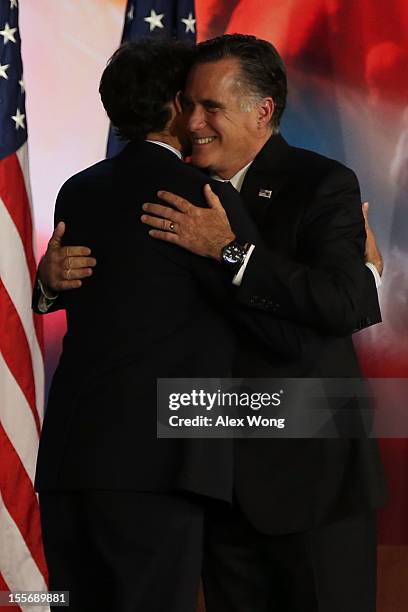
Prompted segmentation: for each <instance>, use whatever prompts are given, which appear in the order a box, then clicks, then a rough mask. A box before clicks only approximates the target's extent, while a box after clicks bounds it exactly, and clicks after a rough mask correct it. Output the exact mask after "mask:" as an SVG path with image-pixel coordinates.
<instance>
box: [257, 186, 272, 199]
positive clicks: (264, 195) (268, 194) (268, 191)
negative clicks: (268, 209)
mask: <svg viewBox="0 0 408 612" xmlns="http://www.w3.org/2000/svg"><path fill="white" fill-rule="evenodd" d="M258 195H259V197H260V198H270V197H271V195H272V189H263V188H261V189H260V190H259V193H258Z"/></svg>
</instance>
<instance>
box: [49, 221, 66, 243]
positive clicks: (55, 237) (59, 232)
mask: <svg viewBox="0 0 408 612" xmlns="http://www.w3.org/2000/svg"><path fill="white" fill-rule="evenodd" d="M64 233H65V223H64V221H60V222H59V223H57V225H56V227H55V228H54V231H53V232H52V236H51V238H50V239H49V241H48V246H50V247H51V248H54V249H55V248H58V247H60V246H61V238H62V237H63V235H64Z"/></svg>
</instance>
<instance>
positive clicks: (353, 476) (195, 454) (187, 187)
mask: <svg viewBox="0 0 408 612" xmlns="http://www.w3.org/2000/svg"><path fill="white" fill-rule="evenodd" d="M153 166H154V167H153ZM136 167H137V171H136ZM207 180H208V179H207ZM205 181H206V179H205V177H204V176H203V175H202V174H201V173H199V172H196V171H194V169H192V168H188V167H187V166H183V165H182V164H180V162H178V160H177V159H176V158H175V157H174V156H172V154H171V153H169V152H167V151H165V150H160V149H159V150H158V147H157V145H150V146H149V145H148V144H146V143H145V144H140V145H135V144H133V145H131V146H130V147H128V149H127V150H126V151H125V152H124V154H122V155H121V156H119V157H118V158H115V159H114V160H109V161H105V162H102V163H101V164H98V165H96V166H95V167H93V168H91V169H90V170H88V171H85V173H81V174H79V175H78V176H77V177H74V178H73V179H71V181H68V183H67V184H66V186H65V187H64V188H63V190H62V192H61V195H60V198H59V201H58V202H57V210H56V213H57V215H56V221H58V220H59V219H63V220H65V221H67V225H68V230H67V231H68V233H67V236H66V237H65V242H66V244H73V243H83V244H87V245H89V246H91V248H92V250H93V253H94V254H95V255H96V256H97V258H98V269H97V272H96V273H95V276H94V277H93V278H92V279H90V282H89V283H88V285H89V286H88V287H86V286H84V287H83V288H82V289H81V291H79V292H71V293H67V294H64V296H63V302H62V303H61V300H59V304H58V307H66V308H67V313H68V321H69V323H70V324H71V329H72V331H71V333H70V331H68V335H67V337H66V339H65V341H64V353H63V356H62V359H61V364H60V366H59V368H58V370H57V373H56V376H55V379H54V382H53V386H52V390H51V395H50V401H49V406H48V410H47V416H46V419H45V424H44V431H43V436H42V440H41V446H40V458H39V463H38V475H37V487H38V488H40V489H44V488H63V489H64V488H67V487H68V488H78V487H79V488H81V487H88V488H89V487H91V488H92V487H103V488H112V487H113V488H144V489H146V490H152V489H153V490H154V489H158V488H161V489H173V488H177V487H178V488H180V487H182V488H187V489H189V490H192V491H198V492H201V493H205V494H208V495H212V496H215V497H221V498H223V499H228V498H229V497H230V495H231V489H232V462H231V455H230V450H231V447H230V444H229V442H228V441H226V442H225V443H221V444H218V442H219V441H210V442H211V443H214V446H213V449H211V448H210V447H209V446H208V444H209V442H208V441H207V442H205V441H199V440H195V441H194V442H193V444H191V445H190V444H188V443H184V442H178V441H174V440H171V441H167V440H159V441H157V440H154V439H153V438H154V437H155V417H154V418H152V412H153V411H154V413H155V395H154V388H153V385H154V381H155V379H156V377H159V376H180V377H188V376H205V375H207V376H210V375H213V376H216V377H219V376H228V371H229V362H228V358H229V357H230V356H231V343H230V337H229V333H230V332H231V330H230V329H229V330H228V332H227V331H226V328H225V319H224V320H223V321H221V318H220V317H221V315H220V314H219V311H218V312H216V311H214V310H211V313H210V309H213V302H212V301H211V305H208V312H207V310H206V308H207V306H206V307H204V305H203V304H202V303H201V299H202V297H203V294H202V292H201V293H200V298H197V295H196V293H194V291H197V287H195V289H194V290H193V289H192V287H191V282H192V278H194V279H195V280H196V281H198V283H199V286H200V287H202V288H204V292H205V295H208V292H210V294H211V296H212V300H213V299H215V300H216V301H218V302H219V303H218V304H217V306H216V308H217V309H220V308H221V309H222V307H223V306H224V308H225V310H226V315H227V319H228V320H229V321H230V324H231V325H233V328H234V331H235V333H236V335H237V337H238V345H237V348H236V359H235V365H234V374H235V375H236V376H239V377H241V376H244V377H247V376H253V377H260V376H263V377H287V376H334V377H342V376H355V375H357V376H358V375H359V369H358V365H357V361H356V358H355V354H354V350H353V347H352V341H351V332H352V331H354V330H356V329H359V328H362V327H365V326H367V325H370V324H373V323H376V322H378V321H379V320H380V314H379V308H378V302H377V292H376V289H375V285H374V283H373V278H372V274H371V272H369V271H367V269H366V267H365V266H364V261H363V255H364V239H365V233H364V223H363V218H362V215H361V203H360V200H359V192H358V185H357V182H356V179H355V178H354V175H353V174H352V173H351V171H350V170H347V169H346V168H344V167H343V166H341V165H340V164H338V163H336V162H333V161H331V160H328V159H326V158H323V157H321V156H318V155H315V154H313V153H311V152H308V151H301V150H299V149H294V148H291V147H288V145H287V144H286V143H285V141H284V140H283V139H282V138H281V137H280V136H274V137H273V138H272V139H271V140H270V141H269V143H268V144H267V145H266V146H265V148H264V149H263V151H262V152H261V153H260V154H259V155H258V156H257V158H256V159H255V161H254V163H253V164H252V166H251V168H250V170H249V171H248V174H247V176H246V179H245V181H244V185H243V189H242V192H241V194H242V195H243V197H244V199H245V201H246V203H247V204H248V206H249V208H250V213H251V215H252V216H253V218H254V219H255V222H256V223H257V224H258V227H259V231H258V230H256V228H254V226H253V223H252V222H251V219H250V218H249V216H248V215H245V211H243V210H242V209H241V204H240V201H239V198H237V195H236V193H235V194H234V193H233V190H232V188H231V189H230V190H229V191H228V186H224V187H223V186H220V185H218V184H217V185H216V186H215V188H216V189H217V190H221V192H220V195H221V198H222V201H223V204H224V206H225V208H226V210H227V213H228V216H229V218H230V221H231V223H232V226H233V229H234V230H235V232H236V233H237V234H238V236H239V237H240V238H241V239H245V240H249V241H252V242H254V243H255V244H256V249H255V252H254V253H253V255H252V257H251V260H250V262H249V265H248V268H247V270H246V272H245V275H244V281H243V283H242V285H241V287H240V288H239V289H234V288H232V287H231V278H230V277H228V276H225V274H224V273H223V271H222V268H221V266H219V265H218V264H213V263H212V262H208V261H206V260H201V258H197V257H195V256H192V255H189V254H186V253H184V252H183V251H181V250H179V249H177V248H175V247H173V246H171V245H167V244H163V243H159V242H157V241H153V240H152V239H150V238H148V237H147V236H146V229H145V228H144V227H143V226H142V225H141V224H140V223H138V216H139V214H140V205H141V203H142V202H143V201H149V200H151V199H152V198H153V199H155V191H156V190H157V189H159V188H160V189H163V188H165V189H169V190H172V191H175V192H176V193H180V194H182V195H184V196H185V197H187V198H188V199H190V200H192V201H194V202H196V203H201V204H202V194H201V191H202V189H201V188H202V185H203V184H204V182H205ZM194 183H195V184H194ZM260 188H272V189H273V196H272V198H271V199H264V198H261V197H259V190H260ZM68 203H69V208H67V206H68ZM85 220H86V221H85ZM70 228H72V229H73V231H72V232H71V231H70ZM134 244H137V248H135V247H134ZM115 246H116V249H117V251H116V250H115ZM124 247H125V252H124ZM104 257H105V261H103V258H104ZM101 263H102V264H103V265H102V266H101ZM175 270H177V274H176V276H175V277H174V271H175ZM186 270H187V271H188V273H187V272H186ZM138 279H140V284H139V285H138V286H137V285H136V284H135V283H137V282H138ZM115 287H116V288H117V289H116V290H115ZM123 288H125V291H124V290H123ZM199 291H200V290H199ZM231 291H232V292H231ZM85 292H88V295H89V297H88V298H87V297H86V293H85ZM81 294H82V297H81ZM166 295H171V300H166V302H165V303H163V296H166ZM184 295H186V296H187V297H186V298H185V299H184V298H183V296H184ZM188 296H190V297H188ZM194 296H195V297H194ZM180 300H181V301H180ZM194 300H196V301H197V304H196V302H195V301H194ZM36 301H37V295H36V294H35V295H34V304H35V303H36ZM204 301H205V304H207V301H206V299H205V300H204ZM173 302H174V303H173ZM95 303H97V304H101V309H100V310H99V309H98V310H96V311H95ZM191 304H194V307H195V308H197V312H198V313H202V315H201V314H200V317H201V318H200V319H197V318H196V319H194V318H193V317H189V316H188V313H189V312H191V310H190V308H191ZM203 309H204V310H203ZM207 315H208V316H207ZM173 317H175V319H173ZM163 318H165V324H164V323H163ZM213 318H214V319H213ZM76 320H77V321H78V322H76ZM152 321H153V323H152ZM169 323H170V328H169ZM95 325H96V328H95V331H94V332H92V335H93V337H92V338H90V340H89V342H87V341H86V339H87V337H88V336H89V333H90V332H89V330H90V329H93V328H94V327H95ZM87 334H88V336H87ZM106 334H107V335H106ZM105 336H106V337H105ZM86 346H88V349H87V350H85V347H86ZM92 347H95V348H92ZM214 347H216V349H214ZM112 348H113V349H114V350H113V352H112ZM90 350H91V351H93V352H92V354H91V356H89V351H90ZM173 353H174V360H173V361H174V363H173V362H172V364H169V356H171V358H172V359H173ZM67 355H68V357H67ZM184 355H185V358H183V356H184ZM128 362H129V363H128ZM83 369H84V370H85V372H84V374H85V375H84V376H82V370H83ZM105 372H108V376H107V377H106V376H105ZM79 373H81V379H82V382H81V381H78V374H79ZM101 379H103V380H101ZM88 380H90V381H92V384H88V382H87V381H88ZM83 381H85V382H83ZM124 381H125V384H124ZM140 381H142V384H141V383H140ZM147 381H149V382H148V383H147ZM79 382H81V385H82V388H81V387H79V389H80V390H79V391H78V383H79ZM140 384H141V386H140ZM147 384H148V387H146V385H147ZM135 389H136V390H135ZM137 389H139V391H138V390H137ZM135 394H137V396H138V397H139V395H141V396H144V397H145V398H147V401H146V402H143V401H142V402H138V405H139V403H141V404H146V406H149V408H148V410H147V412H146V411H145V412H144V413H143V414H144V416H145V417H146V418H144V420H143V422H142V426H141V427H137V428H136V427H135V421H136V416H135V411H134V404H132V403H131V401H130V403H129V398H131V400H132V398H133V397H134V395H135ZM94 398H96V399H94ZM81 405H82V409H81V407H80V406H81ZM116 405H117V406H119V407H121V406H122V405H123V407H122V408H121V409H120V410H119V412H118V411H116V412H113V411H112V406H116ZM100 407H102V410H100ZM122 414H123V415H125V417H126V418H122V417H121V415H122ZM117 415H119V416H120V417H121V418H120V419H119V420H117V418H116V417H117ZM129 415H130V416H129ZM137 418H138V419H139V413H138V415H137ZM70 419H72V424H71V425H70V429H68V428H67V426H68V423H69V420H70ZM75 419H76V423H75ZM78 419H79V421H78ZM129 419H130V420H129ZM146 432H149V433H148V435H146ZM123 435H124V437H123V444H122V443H120V441H121V440H122V436H123ZM216 443H217V446H216ZM234 446H235V473H234V486H235V490H236V494H237V497H238V499H239V501H240V504H241V505H242V507H243V509H244V511H245V512H246V513H247V514H248V517H249V518H250V520H251V521H252V522H253V523H254V524H255V525H256V526H257V527H258V528H259V529H261V530H263V531H266V532H285V531H293V530H296V529H302V528H306V527H308V526H310V525H314V524H318V523H321V522H323V521H325V520H329V519H330V517H331V516H333V510H335V512H337V513H339V514H348V513H350V512H354V511H355V510H356V509H357V510H358V511H360V510H361V509H366V508H370V507H372V506H375V505H376V504H378V503H379V502H380V501H381V498H382V484H381V483H382V481H381V476H380V474H379V471H380V468H379V465H378V456H377V451H376V449H375V448H374V449H373V448H371V444H368V443H367V444H366V443H360V442H354V441H353V442H349V441H343V440H342V441H333V440H330V441H327V442H325V441H321V440H317V441H314V440H312V441H311V440H301V441H293V440H289V441H285V440H284V441H277V440H266V441H265V440H255V441H245V440H239V441H237V442H236V443H235V445H234ZM110 448H112V452H109V451H108V450H107V449H110ZM205 453H207V458H206V460H205V461H204V459H203V456H204V454H205ZM209 459H211V461H210V462H209V461H208V460H209ZM135 466H137V467H136V468H135ZM147 466H148V467H147ZM203 466H205V469H203ZM323 466H325V469H324V470H323ZM221 468H222V469H221ZM322 470H323V473H322ZM356 483H357V484H356ZM360 485H361V486H360Z"/></svg>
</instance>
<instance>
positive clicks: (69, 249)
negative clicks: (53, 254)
mask: <svg viewBox="0 0 408 612" xmlns="http://www.w3.org/2000/svg"><path fill="white" fill-rule="evenodd" d="M90 254H91V249H89V248H88V247H86V246H66V247H64V257H88V256H89V255H90ZM93 261H94V262H95V264H93V265H96V259H93ZM90 265H91V264H90Z"/></svg>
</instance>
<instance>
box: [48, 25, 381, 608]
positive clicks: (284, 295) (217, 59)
mask: <svg viewBox="0 0 408 612" xmlns="http://www.w3.org/2000/svg"><path fill="white" fill-rule="evenodd" d="M242 58H245V62H244V60H243V59H242ZM261 83H262V87H261V86H260V85H261ZM285 99H286V75H285V72H284V67H283V64H282V62H281V60H280V58H279V56H278V55H277V53H276V51H275V50H274V49H273V47H272V46H271V45H269V44H268V43H265V42H264V41H256V40H255V39H253V38H252V37H240V36H234V37H223V38H222V39H218V40H216V41H210V42H208V43H205V44H203V45H200V46H199V57H198V61H197V63H196V65H195V67H194V68H193V70H192V72H191V73H190V77H189V80H188V83H187V87H186V91H185V95H184V98H183V105H184V110H185V113H186V114H187V116H188V125H189V129H190V133H191V137H192V140H193V161H194V162H195V163H196V164H197V165H200V166H202V167H205V168H209V169H210V170H211V171H212V172H213V173H215V174H217V175H218V177H219V178H223V179H231V182H232V184H233V185H234V186H235V187H236V188H237V189H238V190H239V189H241V186H242V194H243V196H244V199H245V201H246V203H247V205H248V206H249V208H250V213H251V215H252V216H253V217H254V219H255V220H256V222H257V223H258V226H259V233H258V234H257V235H255V234H253V237H251V236H250V235H249V233H250V229H249V227H248V229H247V233H246V231H245V228H244V230H243V231H240V234H239V236H240V240H238V241H235V240H234V244H232V245H231V244H230V243H231V240H232V238H235V235H234V234H236V232H233V231H232V229H231V227H230V225H229V223H228V221H227V220H226V217H225V212H224V210H223V209H222V207H221V205H220V203H219V201H218V200H217V198H216V197H215V196H214V195H213V194H211V193H207V197H208V199H209V201H210V204H211V206H210V208H209V209H208V210H206V209H203V208H200V209H197V208H195V207H194V206H192V205H191V204H190V203H189V202H187V201H186V199H185V198H177V197H174V196H171V195H169V194H167V195H166V194H165V193H164V194H163V193H161V198H162V199H163V200H164V201H166V200H167V201H169V202H171V203H172V204H173V206H174V207H175V208H179V209H180V211H179V212H177V211H175V210H174V208H173V209H169V208H166V207H163V206H160V205H159V206H158V205H148V206H147V207H146V208H145V211H146V213H150V212H153V213H154V214H155V215H156V217H155V218H154V217H151V216H150V215H145V216H144V218H143V220H144V222H146V223H149V224H150V225H153V226H154V227H156V228H158V229H157V230H155V231H154V233H153V235H154V236H155V237H157V238H158V237H161V238H164V239H166V240H167V241H170V242H174V243H176V244H178V245H180V246H184V247H185V248H189V249H190V250H192V251H194V252H196V253H200V254H202V255H206V256H207V257H212V258H213V259H214V260H217V261H220V260H221V259H223V260H224V264H225V269H227V268H228V267H229V268H230V273H229V279H228V278H227V279H226V280H227V284H228V285H231V284H234V285H235V287H236V288H235V294H234V295H233V296H232V300H231V297H230V299H229V301H228V302H227V304H228V308H229V311H230V313H231V312H233V311H235V309H236V307H237V306H238V310H240V311H242V312H245V313H247V314H248V315H249V321H250V323H249V322H248V323H247V324H246V327H245V329H244V328H242V330H241V332H240V337H239V342H238V350H237V359H236V365H235V371H234V373H235V374H236V375H237V376H240V375H243V376H254V377H259V376H265V377H277V376H280V377H293V376H297V377H300V376H313V377H318V376H321V377H331V376H333V377H342V376H344V377H348V376H358V375H359V369H358V364H357V361H356V358H355V354H354V351H353V348H352V341H351V336H350V334H351V332H352V331H354V330H356V329H359V328H363V327H365V326H367V325H369V324H372V323H375V322H377V321H378V320H379V318H380V316H379V311H378V303H377V297H376V290H375V285H374V281H373V277H372V276H371V272H370V271H369V270H367V269H366V268H365V267H364V264H363V253H364V238H365V236H364V223H363V219H362V216H361V208H360V196H359V191H358V185H357V182H356V179H355V177H354V175H353V173H352V172H351V171H350V170H347V169H346V168H344V167H343V166H341V165H340V164H338V163H336V162H333V161H332V160H327V159H326V158H323V157H321V156H318V155H315V154H312V153H311V152H307V151H301V150H299V149H294V148H292V147H289V145H287V144H286V143H285V141H284V140H283V139H282V138H281V136H280V135H279V134H278V125H279V119H280V116H281V114H282V112H283V109H284V106H285ZM245 173H247V174H246V176H244V175H245ZM162 187H163V185H162ZM228 214H229V215H230V214H232V211H228ZM160 215H161V216H162V217H163V218H162V219H157V216H160ZM170 223H171V224H172V227H171V228H170ZM168 229H171V232H170V233H169V232H167V231H166V230H168ZM231 233H232V234H233V235H232V236H231ZM244 240H245V241H246V244H241V243H243V242H244ZM65 242H66V244H69V243H71V244H72V240H68V241H67V240H66V241H65ZM240 242H241V243H240ZM84 243H85V244H86V242H84ZM56 247H57V248H56V249H55V252H57V251H58V256H57V259H56V260H54V264H53V265H54V271H53V273H52V274H51V271H52V270H51V271H50V269H51V264H50V258H48V260H46V262H48V263H47V265H46V266H43V273H44V280H47V278H51V276H52V277H55V276H56V273H55V269H56V268H59V274H61V268H62V265H60V264H59V263H58V260H61V262H63V263H64V264H67V265H68V266H69V270H70V277H69V278H68V280H63V281H59V282H62V283H66V282H68V283H74V282H78V281H74V280H72V276H71V268H72V269H74V265H76V264H75V262H72V260H71V259H70V258H69V257H68V258H65V259H64V255H65V253H64V252H61V251H60V249H58V242H57V245H56ZM253 247H255V248H253ZM64 248H66V247H64ZM85 264H87V262H83V265H85ZM80 265H82V263H81V264H80ZM98 265H99V264H98ZM219 268H221V266H219ZM83 269H84V270H86V269H87V268H86V266H85V267H84V268H83ZM74 272H75V270H74ZM64 274H65V273H64ZM84 274H85V272H84ZM49 284H50V285H51V286H52V284H51V283H49ZM115 284H116V282H115ZM71 286H72V285H71ZM119 286H121V285H119ZM127 286H128V284H127V285H126V287H127ZM54 287H55V288H64V285H54ZM121 288H122V286H121ZM113 293H115V292H113ZM277 329H278V330H279V331H280V332H281V334H280V335H279V333H277ZM284 339H286V351H285V347H284V345H285V342H284ZM282 340H283V341H282ZM265 341H267V343H268V346H265V345H264V344H263V343H264V342H265ZM234 469H235V473H234V491H235V499H234V504H233V507H232V509H228V508H227V509H225V510H222V508H221V507H217V510H216V513H214V514H213V515H212V516H211V520H208V521H207V539H206V541H207V545H206V563H205V574H204V577H205V587H206V600H207V607H208V610H209V611H212V610H215V611H218V610H233V611H247V610H256V612H263V611H265V612H266V611H267V610H268V611H269V610H272V609H277V610H279V611H285V612H288V611H289V610H290V611H294V610H296V611H299V612H300V611H302V612H305V611H309V610H317V609H319V610H321V611H324V612H326V610H327V611H328V610H330V612H335V611H337V610H338V611H340V610H342V611H343V610H347V611H348V610H359V612H361V611H367V612H369V611H371V610H372V609H373V605H374V603H373V602H374V599H375V575H374V574H375V525H374V514H373V509H374V508H375V507H376V506H377V505H379V503H381V501H382V498H383V487H382V479H381V475H380V467H379V464H378V455H377V449H376V448H375V447H372V445H371V444H370V443H367V442H366V441H359V440H330V441H325V440H291V441H284V440H280V441H277V440H273V441H272V440H237V441H236V442H235V468H234ZM353 545H354V546H355V551H354V554H353V555H352V554H351V553H350V549H351V547H352V546H353ZM331 547H332V549H333V550H332V551H330V548H331Z"/></svg>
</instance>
